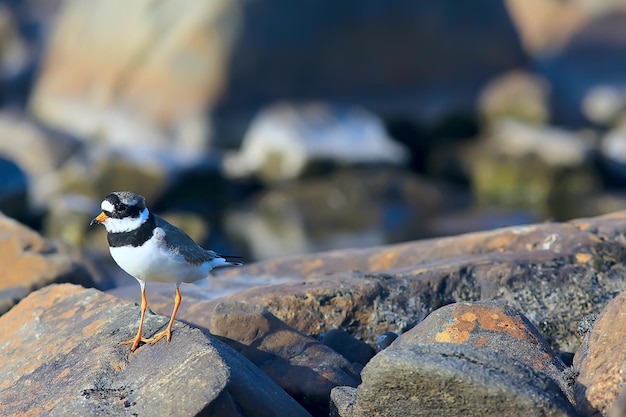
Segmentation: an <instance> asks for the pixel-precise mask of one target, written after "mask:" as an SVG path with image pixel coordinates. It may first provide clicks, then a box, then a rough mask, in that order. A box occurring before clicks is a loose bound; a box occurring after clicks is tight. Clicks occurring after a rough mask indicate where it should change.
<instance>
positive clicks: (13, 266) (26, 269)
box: [0, 212, 93, 314]
mask: <svg viewBox="0 0 626 417" xmlns="http://www.w3.org/2000/svg"><path fill="white" fill-rule="evenodd" d="M0 265H1V266H0V314H2V313H5V312H6V311H8V310H9V309H10V308H11V307H12V306H13V305H14V304H15V303H16V302H17V301H19V300H20V299H22V298H23V297H25V296H26V295H28V293H29V292H30V291H32V290H33V289H37V288H40V287H43V286H45V285H47V284H50V283H53V282H72V283H76V284H81V285H86V286H91V285H93V277H92V274H91V271H90V270H89V268H88V267H87V265H86V263H85V261H84V260H83V259H82V258H81V257H80V255H79V254H78V253H77V252H76V251H73V250H72V249H71V248H70V247H68V246H67V245H65V244H63V243H62V242H57V241H51V240H47V239H44V238H43V237H42V236H41V235H39V234H38V233H37V232H35V231H33V230H31V229H29V228H28V227H26V226H23V225H21V224H20V223H18V222H16V221H15V220H13V219H11V218H9V217H6V216H5V215H4V214H2V213H1V212H0Z"/></svg>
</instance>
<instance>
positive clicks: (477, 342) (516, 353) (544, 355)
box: [389, 301, 573, 401]
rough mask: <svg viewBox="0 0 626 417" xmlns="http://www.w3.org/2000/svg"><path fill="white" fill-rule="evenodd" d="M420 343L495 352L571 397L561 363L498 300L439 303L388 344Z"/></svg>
mask: <svg viewBox="0 0 626 417" xmlns="http://www.w3.org/2000/svg"><path fill="white" fill-rule="evenodd" d="M420 343H423V344H434V343H454V344H458V345H470V346H473V347H477V348H482V349H485V350H491V351H494V352H499V353H501V354H503V355H505V356H506V357H508V358H511V359H514V360H516V361H519V362H521V363H523V364H525V365H527V366H529V367H531V368H533V369H534V370H535V371H537V372H541V373H543V374H545V375H546V376H548V377H549V378H551V379H552V380H553V381H554V382H556V383H557V385H559V387H560V388H561V390H562V391H563V393H564V394H565V395H566V396H567V398H568V399H570V400H571V401H573V395H572V392H571V387H570V386H568V385H567V381H564V380H563V371H564V370H565V364H564V363H563V362H562V361H561V359H559V357H558V356H556V355H555V354H554V352H553V351H552V349H551V348H550V345H548V343H547V342H546V340H545V339H544V338H543V337H542V336H541V334H539V332H538V331H537V329H536V328H535V326H534V325H533V324H532V323H531V322H530V321H528V319H527V318H526V317H524V315H523V314H521V313H519V312H518V311H514V310H511V309H510V308H508V307H507V306H505V305H503V304H501V303H498V302H494V301H487V302H479V303H454V304H450V305H447V306H444V307H441V308H439V309H437V310H435V311H433V312H432V313H431V314H429V315H428V317H426V318H425V319H424V320H423V321H422V322H420V323H419V324H418V325H417V326H415V327H414V328H412V329H411V330H409V331H408V332H406V333H404V334H403V335H402V336H400V337H399V338H398V339H397V340H396V341H395V342H394V343H392V344H391V346H390V347H389V348H390V349H395V348H397V347H398V346H400V345H415V344H420ZM529 382H532V381H529Z"/></svg>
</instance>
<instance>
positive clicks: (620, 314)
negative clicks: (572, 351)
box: [574, 292, 626, 415]
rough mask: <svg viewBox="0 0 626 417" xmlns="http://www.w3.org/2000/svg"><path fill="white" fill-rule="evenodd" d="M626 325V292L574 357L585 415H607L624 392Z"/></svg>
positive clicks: (580, 405) (602, 316) (577, 392)
mask: <svg viewBox="0 0 626 417" xmlns="http://www.w3.org/2000/svg"><path fill="white" fill-rule="evenodd" d="M625 322H626V292H623V293H621V294H620V295H618V296H617V297H615V298H614V299H613V300H611V302H610V303H609V304H608V305H607V306H606V307H605V308H604V310H602V313H601V314H600V315H599V316H598V318H597V320H596V321H595V323H594V325H593V328H592V329H591V331H590V332H589V333H588V334H587V335H586V337H585V341H584V343H583V344H582V345H581V347H580V349H579V350H578V351H577V352H576V355H575V356H574V367H575V368H576V369H577V370H578V371H579V372H580V374H579V375H578V378H577V379H576V384H575V396H576V404H577V406H578V408H579V410H580V411H581V413H583V414H584V415H594V413H599V415H607V414H608V413H609V410H611V407H612V406H613V404H614V403H615V402H616V398H617V397H618V396H619V395H620V392H622V391H624V386H625V384H626V344H625V343H624V340H626V327H625V326H624V323H625ZM621 396H622V397H624V395H621ZM623 402H624V400H622V404H623ZM616 407H623V405H621V406H620V405H617V406H616ZM616 409H617V408H616ZM615 412H617V411H615Z"/></svg>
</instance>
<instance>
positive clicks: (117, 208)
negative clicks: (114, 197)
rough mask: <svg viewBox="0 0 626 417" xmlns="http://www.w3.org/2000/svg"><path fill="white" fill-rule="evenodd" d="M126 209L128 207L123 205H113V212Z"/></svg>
mask: <svg viewBox="0 0 626 417" xmlns="http://www.w3.org/2000/svg"><path fill="white" fill-rule="evenodd" d="M127 208H128V206H127V205H126V204H124V203H117V204H116V205H115V211H124V210H126V209H127Z"/></svg>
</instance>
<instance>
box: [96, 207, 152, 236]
mask: <svg viewBox="0 0 626 417" xmlns="http://www.w3.org/2000/svg"><path fill="white" fill-rule="evenodd" d="M148 216H150V212H149V211H148V209H147V208H145V209H143V211H142V212H141V213H139V216H138V217H125V218H123V219H115V218H113V217H109V218H108V219H106V220H105V221H104V223H102V224H103V225H104V227H105V228H106V229H107V232H109V233H122V232H130V231H131V230H137V229H138V228H139V227H140V226H141V225H142V224H144V223H145V222H146V220H148Z"/></svg>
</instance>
